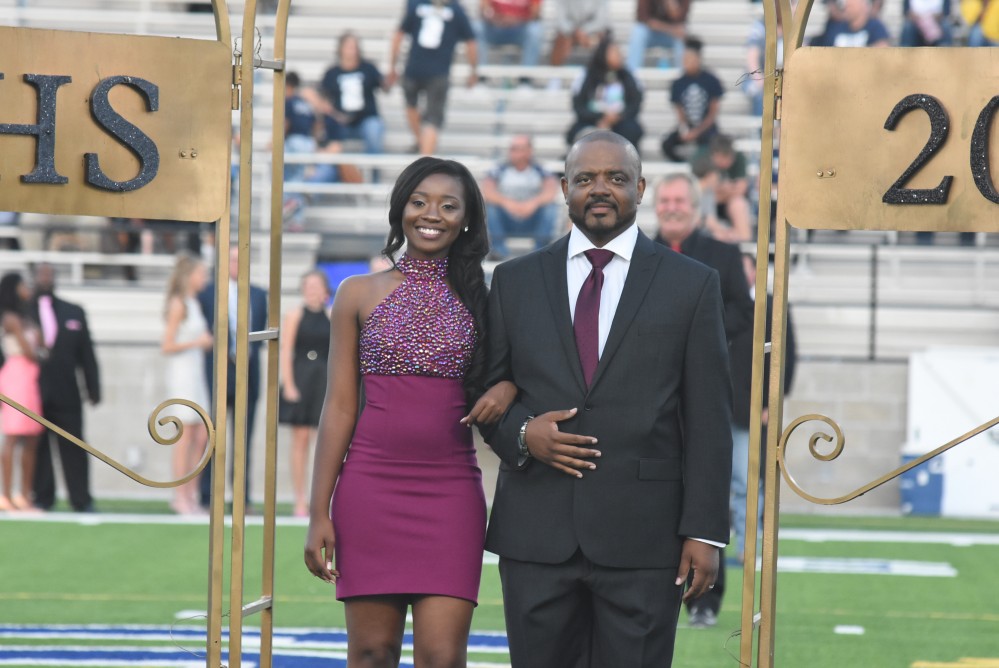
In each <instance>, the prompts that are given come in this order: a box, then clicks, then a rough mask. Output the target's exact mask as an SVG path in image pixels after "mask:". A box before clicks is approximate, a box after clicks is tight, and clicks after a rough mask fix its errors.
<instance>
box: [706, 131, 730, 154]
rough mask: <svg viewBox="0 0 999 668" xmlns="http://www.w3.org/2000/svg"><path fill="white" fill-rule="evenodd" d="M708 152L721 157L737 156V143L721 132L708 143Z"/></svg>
mask: <svg viewBox="0 0 999 668" xmlns="http://www.w3.org/2000/svg"><path fill="white" fill-rule="evenodd" d="M708 151H710V152H711V153H718V154H721V155H735V142H734V141H732V138H731V137H729V136H728V135H724V134H722V133H720V132H719V133H718V134H716V135H715V136H714V137H712V138H711V140H710V141H709V142H708Z"/></svg>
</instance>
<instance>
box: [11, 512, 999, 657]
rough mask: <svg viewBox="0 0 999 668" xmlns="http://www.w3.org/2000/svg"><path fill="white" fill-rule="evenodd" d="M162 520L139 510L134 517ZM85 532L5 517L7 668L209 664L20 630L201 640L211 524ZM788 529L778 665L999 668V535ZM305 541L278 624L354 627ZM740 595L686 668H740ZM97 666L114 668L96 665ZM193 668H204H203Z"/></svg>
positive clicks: (255, 578)
mask: <svg viewBox="0 0 999 668" xmlns="http://www.w3.org/2000/svg"><path fill="white" fill-rule="evenodd" d="M158 507H159V506H138V507H137V506H135V504H132V505H131V506H127V507H125V508H121V510H130V511H135V510H137V509H138V510H140V511H145V512H148V511H150V510H156V509H158ZM104 509H105V510H109V508H107V507H104ZM110 509H111V510H118V508H113V507H112V508H110ZM79 519H80V518H79V517H74V516H70V515H60V516H58V517H52V516H50V517H46V518H44V519H40V520H26V519H9V518H6V519H5V518H0V546H2V547H0V665H5V666H22V665H23V666H28V665H39V664H40V663H43V662H42V661H40V660H37V659H36V660H32V661H28V660H22V662H21V663H19V662H18V661H19V660H20V659H18V658H17V653H16V652H14V651H13V650H14V649H17V648H21V649H22V650H23V649H24V648H28V649H31V648H40V647H44V648H59V647H61V646H66V647H69V646H72V647H74V648H80V647H84V648H85V647H87V646H88V645H93V646H95V647H97V646H99V647H108V646H113V645H114V644H115V643H119V644H120V643H127V644H128V645H129V646H130V647H135V646H140V647H144V646H149V647H157V646H159V647H170V648H178V647H184V648H186V649H189V650H191V651H193V652H194V653H195V654H200V652H201V651H202V649H203V646H202V644H201V643H200V642H199V641H197V640H192V639H191V638H181V639H177V638H174V639H173V640H170V639H167V640H164V639H162V638H160V639H156V638H152V639H143V640H134V639H114V638H111V639H109V638H92V639H91V638H81V637H67V638H62V637H60V634H59V633H57V632H49V633H43V634H41V635H31V634H29V633H28V632H27V630H20V629H21V627H22V626H23V629H29V628H30V629H37V628H43V629H50V628H56V630H58V627H51V626H50V625H112V626H113V625H123V624H128V625H149V626H153V627H162V628H165V629H167V630H169V629H170V627H171V626H173V627H174V628H175V629H188V630H192V631H193V630H196V629H203V628H204V619H203V618H202V617H200V616H199V615H201V614H203V612H204V610H205V609H206V601H207V595H206V590H207V578H208V575H207V545H208V529H207V523H206V522H201V523H178V522H175V521H173V518H170V517H168V516H166V515H158V514H155V513H151V514H147V515H144V516H143V515H134V514H129V515H118V514H115V513H107V512H106V513H104V514H100V515H95V516H87V517H85V518H83V520H85V522H84V523H81V522H80V521H78V520H79ZM781 532H782V539H781V551H780V555H781V558H782V562H781V574H780V575H779V578H778V616H777V661H776V665H778V666H781V667H782V668H806V667H807V668H824V667H829V668H843V667H844V666H860V667H871V668H890V667H899V668H999V572H997V564H999V523H994V522H985V521H954V520H942V519H919V518H857V517H847V516H840V517H816V516H809V517H803V516H786V517H784V518H783V519H782V525H781ZM304 535H305V526H304V524H302V523H300V522H290V523H284V524H282V525H281V526H279V527H278V531H277V567H276V580H277V592H276V599H275V612H274V618H275V625H276V626H277V627H280V628H282V629H286V628H288V629H297V628H308V629H329V628H336V629H342V628H343V608H342V606H341V605H340V604H339V603H337V602H336V600H335V599H334V598H333V591H332V588H331V587H330V586H329V585H325V584H323V583H322V582H320V581H319V580H318V579H316V578H314V577H312V576H311V575H310V574H309V573H308V572H307V571H306V569H305V567H304V565H303V564H302V556H301V554H302V542H303V539H304ZM261 536H262V531H261V528H260V527H259V526H249V527H248V528H247V541H246V542H247V558H246V583H247V584H246V596H245V600H246V601H250V600H252V599H254V598H256V596H257V594H258V593H259V581H260V565H259V564H260V557H259V552H260V549H261ZM740 595H741V571H740V570H739V569H737V568H730V570H729V584H728V593H727V595H726V599H725V603H724V607H723V609H722V614H721V616H720V618H719V622H718V625H717V627H715V628H713V629H689V628H686V626H685V620H681V628H680V631H679V634H678V638H677V654H676V660H675V662H674V665H675V666H677V667H678V668H701V667H704V668H722V667H724V666H737V665H738V661H737V659H736V658H735V657H736V656H737V654H738V647H739V639H738V637H737V634H738V627H739V614H740V598H741V596H740ZM249 623H250V624H251V625H253V624H254V622H253V620H252V619H251V620H250V622H249ZM473 626H474V629H473V630H474V631H477V632H485V631H494V632H502V630H503V626H504V625H503V613H502V601H501V596H500V588H499V578H498V574H497V569H496V567H495V565H492V564H490V563H487V564H486V565H485V567H484V573H483V582H482V591H481V595H480V605H479V607H478V609H477V610H476V614H475V619H474V622H473ZM339 650H340V651H341V652H342V645H341V646H340V647H339ZM81 656H82V655H81ZM470 660H471V662H472V663H474V664H476V665H483V666H486V665H508V659H507V656H506V654H505V652H504V651H502V650H500V651H479V652H474V653H473V654H472V655H471V656H470ZM51 661H56V662H55V663H53V662H49V663H46V664H44V665H67V666H71V665H84V664H83V663H76V662H75V661H76V660H75V659H72V660H71V659H52V660H51ZM59 661H62V662H63V663H59ZM85 665H88V666H94V665H103V664H100V663H95V659H90V660H89V662H88V663H86V664H85ZM106 665H109V666H111V665H126V664H123V663H115V662H109V663H108V664H106ZM143 665H183V664H179V663H171V662H169V661H164V663H162V664H153V663H146V664H143ZM186 665H197V660H196V659H195V657H194V656H191V657H190V662H189V663H188V664H186ZM289 665H291V664H289ZM296 665H297V664H296ZM302 665H309V664H308V663H305V664H302ZM315 665H319V664H318V663H316V664H315ZM323 665H326V664H323ZM330 665H333V664H330ZM336 665H340V664H336Z"/></svg>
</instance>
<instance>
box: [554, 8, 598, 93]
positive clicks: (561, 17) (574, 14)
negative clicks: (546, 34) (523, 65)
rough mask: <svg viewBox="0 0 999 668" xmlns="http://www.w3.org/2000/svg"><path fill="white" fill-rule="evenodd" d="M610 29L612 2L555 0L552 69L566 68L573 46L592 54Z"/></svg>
mask: <svg viewBox="0 0 999 668" xmlns="http://www.w3.org/2000/svg"><path fill="white" fill-rule="evenodd" d="M610 28H611V24H610V2H609V0H555V42H554V43H553V44H552V56H551V63H552V65H556V66H557V65H564V64H565V61H566V60H568V58H569V54H570V53H572V47H573V46H580V47H582V48H584V49H586V50H587V51H589V50H590V49H592V48H593V47H594V46H595V45H596V44H597V43H598V42H599V41H600V39H601V38H602V37H604V36H605V35H606V34H607V33H608V32H609V31H610ZM555 81H557V80H553V83H554V82H555Z"/></svg>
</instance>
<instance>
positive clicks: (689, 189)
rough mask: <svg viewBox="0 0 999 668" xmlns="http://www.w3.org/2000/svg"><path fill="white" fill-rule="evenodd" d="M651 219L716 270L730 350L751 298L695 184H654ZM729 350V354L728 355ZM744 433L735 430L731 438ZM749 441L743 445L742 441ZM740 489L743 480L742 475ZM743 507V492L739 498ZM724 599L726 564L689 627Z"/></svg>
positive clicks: (741, 465)
mask: <svg viewBox="0 0 999 668" xmlns="http://www.w3.org/2000/svg"><path fill="white" fill-rule="evenodd" d="M655 208H656V218H657V220H658V224H659V232H658V235H657V236H656V241H658V242H659V243H661V244H663V245H665V246H668V247H670V248H671V249H673V250H674V251H676V252H677V253H681V254H683V255H686V256H687V257H689V258H691V259H694V260H697V261H698V262H700V263H702V264H705V265H707V266H709V267H711V268H712V269H714V270H715V271H717V272H718V278H719V280H720V281H721V292H722V306H723V307H724V309H725V336H726V339H727V340H728V343H729V345H730V346H731V344H732V342H733V341H736V340H739V339H741V338H742V337H745V336H747V335H748V336H749V337H750V341H752V336H753V300H752V299H751V298H750V296H749V285H748V284H747V283H746V274H745V273H744V272H743V268H742V256H741V254H740V253H739V247H738V246H736V245H734V244H728V243H725V242H723V241H718V240H717V239H715V238H714V237H712V236H711V235H709V234H708V233H707V232H705V231H704V230H703V229H702V228H701V226H700V223H701V221H700V215H699V211H700V202H699V192H698V187H697V183H696V182H695V181H694V179H693V178H692V177H691V176H689V175H687V174H673V175H670V176H667V177H666V178H664V179H663V180H662V181H660V182H659V183H657V184H656V188H655ZM730 352H731V351H730ZM736 435H738V436H742V435H743V432H741V431H739V430H737V429H734V430H733V436H736ZM746 443H748V441H746ZM735 445H738V446H740V447H734V448H733V463H732V466H733V469H734V470H738V471H741V472H744V471H745V470H746V462H745V461H744V460H745V459H746V458H747V457H748V450H747V449H746V448H745V447H741V446H743V445H745V444H744V443H743V442H742V441H741V440H740V441H739V443H736V444H735ZM743 486H745V485H744V476H743ZM742 503H743V505H745V491H743V495H742ZM735 516H736V521H742V522H743V523H744V522H745V517H746V513H745V509H744V508H743V511H742V513H741V514H739V513H735ZM724 595H725V561H724V558H723V559H722V561H721V563H720V565H719V569H718V581H717V582H716V583H715V586H714V588H713V589H711V590H710V591H708V592H705V593H704V595H703V596H700V597H697V598H691V599H688V601H687V610H688V612H689V613H690V625H691V626H693V627H706V626H714V625H715V624H716V623H717V621H718V611H719V610H720V609H721V602H722V597H723V596H724Z"/></svg>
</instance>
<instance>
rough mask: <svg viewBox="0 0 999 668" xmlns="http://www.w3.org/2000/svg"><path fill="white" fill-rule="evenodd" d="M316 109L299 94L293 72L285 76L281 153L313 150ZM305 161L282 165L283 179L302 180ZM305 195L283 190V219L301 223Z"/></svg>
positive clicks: (303, 179) (297, 83)
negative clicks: (286, 192) (282, 144)
mask: <svg viewBox="0 0 999 668" xmlns="http://www.w3.org/2000/svg"><path fill="white" fill-rule="evenodd" d="M318 118H319V117H318V115H317V114H316V110H315V109H313V108H312V105H311V104H310V103H309V101H308V100H307V99H305V98H304V97H302V95H301V79H300V78H299V76H298V74H297V73H295V72H288V74H287V76H286V77H285V94H284V150H285V153H315V152H316V148H317V145H316V122H317V120H318ZM305 180H306V179H305V165H303V164H288V163H286V164H285V166H284V181H285V183H292V182H301V181H305ZM304 209H305V197H304V195H302V194H301V193H291V194H286V195H285V198H284V207H283V212H284V222H285V223H287V224H289V225H291V226H292V227H298V226H300V225H301V223H302V218H303V217H304Z"/></svg>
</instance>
